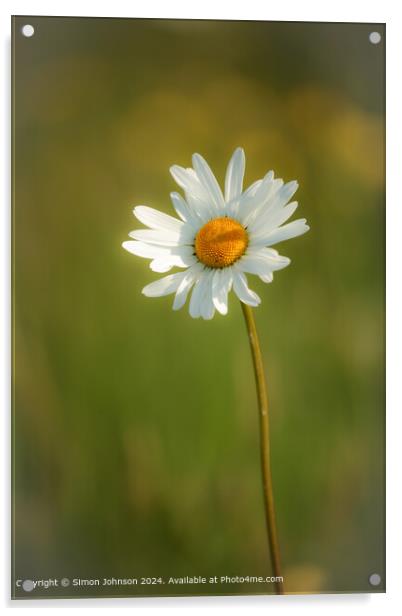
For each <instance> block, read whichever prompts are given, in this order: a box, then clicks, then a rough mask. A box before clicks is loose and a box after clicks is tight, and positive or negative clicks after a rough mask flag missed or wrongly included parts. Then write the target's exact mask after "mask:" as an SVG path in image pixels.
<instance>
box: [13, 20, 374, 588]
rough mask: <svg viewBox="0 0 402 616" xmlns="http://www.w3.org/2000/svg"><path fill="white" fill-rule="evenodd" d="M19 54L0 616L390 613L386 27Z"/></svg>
mask: <svg viewBox="0 0 402 616" xmlns="http://www.w3.org/2000/svg"><path fill="white" fill-rule="evenodd" d="M28 26H30V27H28ZM12 46H13V315H14V319H13V341H14V369H13V575H12V595H13V597H15V598H18V599H34V598H55V597H56V598H57V597H60V598H61V597H67V598H74V597H75V598H77V597H111V596H117V597H122V596H133V597H135V596H144V595H149V596H155V595H204V594H205V595H224V594H238V595H244V594H274V593H280V592H284V593H285V594H286V593H289V594H292V593H321V592H322V593H339V592H345V593H346V592H383V591H384V589H385V569H384V414H385V410H384V217H385V213H384V205H385V197H384V53H385V28H384V26H383V25H382V24H368V23H362V24H356V23H346V24H345V23H344V24H334V23H281V22H276V23H275V22H261V21H260V22H257V21H255V22H253V21H249V22H236V21H219V22H218V21H186V20H177V21H175V20H147V19H102V18H96V19H95V18H61V17H33V16H29V17H23V16H19V17H14V18H13V37H12ZM193 155H194V156H193ZM244 169H245V171H244ZM270 170H273V173H269V172H270ZM169 171H171V173H170V172H169ZM215 178H216V179H215ZM296 181H297V183H296ZM256 182H257V183H256ZM171 193H174V195H173V197H172V198H171V196H170V194H171ZM296 201H297V202H298V203H299V206H298V208H297V210H296V204H295V202H296ZM134 206H136V209H135V210H134V216H133V212H132V210H133V208H134ZM137 206H140V207H137ZM149 208H153V209H149ZM130 232H132V233H131V235H129V233H130ZM122 244H123V246H122ZM167 276H169V278H166V277H167ZM161 279H163V280H162V282H157V281H159V280H161ZM143 290H144V291H143ZM142 291H143V292H142ZM239 300H240V301H239ZM173 303H174V308H175V309H177V310H172V304H173ZM195 317H199V318H195ZM244 317H245V318H244ZM255 326H256V330H255V329H254V328H255ZM258 341H259V348H260V354H259V352H258V351H259V350H258V348H257V347H256V344H257V342H258ZM250 343H251V344H250ZM253 360H254V367H255V374H254V370H253ZM255 377H256V379H255ZM264 383H265V384H266V388H265V387H264ZM256 385H257V386H258V394H259V395H258V396H257V395H256V391H257V390H256ZM266 394H267V395H266ZM267 400H268V401H269V404H268V408H267V406H266V402H267ZM267 419H268V420H269V426H268V425H267ZM268 427H269V430H268ZM269 461H270V462H271V464H269ZM273 510H275V519H274V516H273V515H272V513H273Z"/></svg>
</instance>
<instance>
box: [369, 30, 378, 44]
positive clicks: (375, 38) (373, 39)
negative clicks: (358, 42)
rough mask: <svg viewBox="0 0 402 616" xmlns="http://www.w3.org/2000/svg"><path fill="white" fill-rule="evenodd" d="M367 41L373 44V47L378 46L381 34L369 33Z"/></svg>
mask: <svg viewBox="0 0 402 616" xmlns="http://www.w3.org/2000/svg"><path fill="white" fill-rule="evenodd" d="M369 41H370V43H373V45H378V43H380V42H381V34H380V33H379V32H370V34H369Z"/></svg>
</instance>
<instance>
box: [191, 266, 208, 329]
mask: <svg viewBox="0 0 402 616" xmlns="http://www.w3.org/2000/svg"><path fill="white" fill-rule="evenodd" d="M207 280H208V277H207V271H206V270H204V271H203V272H201V273H200V275H199V277H198V280H197V282H196V283H195V285H194V289H193V291H192V293H191V299H190V306H189V312H190V316H192V317H193V319H198V318H199V316H200V315H201V303H202V301H203V299H204V291H205V286H206V283H207Z"/></svg>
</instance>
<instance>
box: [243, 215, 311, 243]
mask: <svg viewBox="0 0 402 616" xmlns="http://www.w3.org/2000/svg"><path fill="white" fill-rule="evenodd" d="M309 229H310V227H309V226H308V225H306V219H305V218H299V219H298V220H294V221H293V222H289V223H288V224H287V225H283V227H278V228H277V229H274V230H273V231H271V232H270V233H267V234H266V235H263V236H261V237H259V238H257V239H253V238H250V246H253V247H258V246H272V245H273V244H277V243H278V242H283V241H285V240H290V239H291V238H292V237H297V236H298V235H303V233H306V232H307V231H308V230H309Z"/></svg>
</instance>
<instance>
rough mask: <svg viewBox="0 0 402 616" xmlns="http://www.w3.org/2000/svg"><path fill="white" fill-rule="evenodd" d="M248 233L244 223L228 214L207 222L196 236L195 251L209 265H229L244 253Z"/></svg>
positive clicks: (219, 266) (220, 266)
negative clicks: (243, 225) (229, 216)
mask: <svg viewBox="0 0 402 616" xmlns="http://www.w3.org/2000/svg"><path fill="white" fill-rule="evenodd" d="M247 244H248V235H247V231H246V230H245V228H244V227H242V225H241V224H240V223H239V222H237V221H236V220H232V218H227V217H226V216H224V217H222V218H215V219H214V220H210V221H209V222H207V223H206V224H205V225H204V226H203V227H201V229H200V230H199V231H198V233H197V235H196V237H195V252H196V255H197V257H198V259H199V260H200V261H201V263H204V264H205V265H208V267H217V268H222V267H227V266H228V265H232V263H234V262H235V261H237V259H240V257H241V256H242V255H244V253H245V251H246V248H247Z"/></svg>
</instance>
